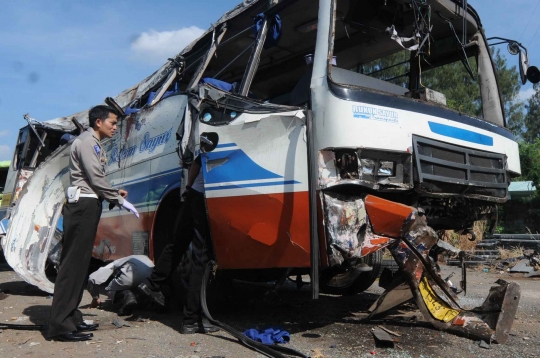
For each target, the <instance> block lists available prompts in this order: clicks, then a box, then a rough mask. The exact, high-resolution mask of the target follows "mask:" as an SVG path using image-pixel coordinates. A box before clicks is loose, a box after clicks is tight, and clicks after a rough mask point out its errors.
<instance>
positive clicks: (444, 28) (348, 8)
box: [329, 0, 504, 126]
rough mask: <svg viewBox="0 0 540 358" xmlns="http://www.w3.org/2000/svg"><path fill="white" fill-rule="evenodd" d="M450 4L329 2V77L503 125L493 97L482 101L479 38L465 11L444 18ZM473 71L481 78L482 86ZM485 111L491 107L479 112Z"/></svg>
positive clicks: (486, 60)
mask: <svg viewBox="0 0 540 358" xmlns="http://www.w3.org/2000/svg"><path fill="white" fill-rule="evenodd" d="M449 4H453V3H452V2H451V1H443V0H441V1H432V2H429V3H427V2H419V1H412V2H411V4H410V5H411V6H409V5H406V4H403V2H402V1H395V0H388V1H385V2H374V1H366V0H336V7H335V8H336V11H335V14H334V29H335V32H334V34H335V35H334V38H333V56H334V58H333V62H334V66H333V67H332V68H331V71H330V73H329V76H330V78H331V80H332V81H333V82H335V83H337V84H341V85H345V86H352V87H359V88H362V89H364V90H365V89H368V90H374V91H378V92H383V93H386V94H392V95H398V96H404V97H409V98H413V99H419V100H422V101H426V102H431V103H434V104H436V105H439V106H444V107H447V108H449V109H452V110H455V111H458V112H460V113H463V114H466V115H469V116H472V117H477V118H482V119H484V120H487V121H489V122H492V123H494V124H497V125H500V126H503V125H504V120H503V114H502V109H501V107H500V105H499V106H498V108H497V105H496V104H497V103H499V104H500V98H499V97H498V96H495V97H497V98H496V99H492V98H490V97H489V96H487V95H486V96H484V97H483V96H482V92H484V93H488V92H489V91H490V90H497V85H496V80H495V75H494V70H493V67H492V64H491V59H490V56H491V54H490V52H489V48H488V47H487V45H486V44H485V38H484V37H483V34H482V33H481V31H480V30H479V28H478V25H477V22H476V21H475V19H473V17H472V16H471V15H470V14H468V15H467V17H466V19H467V21H463V18H462V17H460V18H459V19H458V18H456V17H455V16H454V17H453V20H450V18H452V17H451V16H450V14H451V13H452V10H451V9H450V8H449ZM453 6H454V9H455V4H453ZM463 30H464V31H465V32H463ZM482 54H483V56H482ZM329 61H330V60H329ZM479 73H483V74H487V75H486V76H484V77H483V78H485V80H486V82H487V83H488V85H487V86H485V87H484V88H482V87H481V85H480V81H478V76H479ZM491 97H493V96H491ZM486 100H489V101H495V102H494V103H485V102H486ZM494 104H495V105H494ZM484 107H487V108H491V109H492V108H496V110H495V112H494V113H493V112H489V113H486V112H485V110H484Z"/></svg>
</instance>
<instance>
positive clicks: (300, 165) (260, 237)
mask: <svg viewBox="0 0 540 358" xmlns="http://www.w3.org/2000/svg"><path fill="white" fill-rule="evenodd" d="M204 87H205V88H206V89H207V90H208V91H210V92H213V93H219V96H221V99H220V100H219V101H218V102H219V103H218V102H215V103H211V102H204V101H203V105H202V106H201V110H200V111H199V115H198V133H199V134H200V138H201V139H202V141H203V142H212V145H211V146H210V147H211V148H214V147H215V148H214V149H213V150H212V151H210V152H206V153H204V152H203V153H202V166H203V168H202V170H203V175H204V182H205V194H206V204H207V210H208V217H209V222H210V227H211V232H212V238H213V243H214V247H215V252H216V258H217V262H218V265H219V267H220V268H223V269H242V268H251V269H258V268H274V267H309V264H310V256H309V252H310V245H309V243H310V241H309V205H308V182H307V178H308V173H307V144H306V137H305V123H306V118H305V115H304V112H303V111H302V110H300V109H298V108H294V107H285V106H276V105H272V104H270V103H267V104H263V103H261V102H254V101H252V100H250V99H249V98H243V97H240V96H236V95H232V94H229V93H226V92H223V91H221V90H219V89H217V88H215V87H212V86H204ZM287 108H288V109H289V111H286V110H284V109H287ZM194 125H197V123H194ZM196 132H197V131H195V133H196ZM204 148H205V146H204V145H202V149H203V150H204Z"/></svg>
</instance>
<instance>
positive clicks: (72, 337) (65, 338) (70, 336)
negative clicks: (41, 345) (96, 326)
mask: <svg viewBox="0 0 540 358" xmlns="http://www.w3.org/2000/svg"><path fill="white" fill-rule="evenodd" d="M92 337H94V335H93V334H92V333H82V332H71V333H66V334H61V335H59V336H56V337H53V338H52V339H54V340H57V341H61V342H81V341H88V340H90V339H92Z"/></svg>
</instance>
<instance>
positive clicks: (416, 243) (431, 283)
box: [390, 210, 520, 343]
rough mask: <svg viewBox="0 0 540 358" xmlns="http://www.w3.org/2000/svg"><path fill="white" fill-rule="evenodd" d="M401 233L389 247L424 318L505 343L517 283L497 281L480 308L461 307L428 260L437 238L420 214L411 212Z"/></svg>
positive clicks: (442, 326)
mask: <svg viewBox="0 0 540 358" xmlns="http://www.w3.org/2000/svg"><path fill="white" fill-rule="evenodd" d="M402 232H403V237H402V240H401V242H396V243H395V244H394V245H392V246H391V247H390V250H391V252H392V255H393V256H394V258H395V259H396V261H397V263H398V264H399V265H400V267H401V268H402V270H403V275H404V276H405V278H406V280H407V282H408V283H409V286H410V288H411V292H412V295H413V297H414V299H415V302H416V304H417V306H418V307H419V309H420V311H421V312H422V314H423V316H424V317H425V319H426V320H428V321H429V322H430V323H431V324H433V325H434V326H435V327H436V328H438V329H441V330H444V331H447V332H452V333H455V334H460V335H465V336H467V337H472V338H475V339H483V340H486V341H490V342H491V341H493V342H496V343H505V342H506V340H507V339H508V333H509V332H510V329H511V327H512V324H513V321H514V317H515V314H516V311H517V307H518V304H519V299H520V288H519V285H518V284H517V283H507V282H504V281H501V280H499V281H497V282H496V283H497V284H498V286H493V287H492V288H491V289H490V292H489V295H488V297H487V298H486V300H485V302H484V303H483V304H482V306H481V307H477V308H474V309H466V308H463V307H461V306H460V304H459V303H458V299H457V296H456V295H455V294H454V292H453V291H452V290H451V287H450V286H449V285H448V283H447V282H446V281H444V280H443V279H442V278H441V277H440V276H439V275H438V274H437V273H436V272H435V271H434V270H433V268H432V267H431V264H430V263H429V257H428V253H429V250H430V249H431V248H432V247H433V246H434V245H435V244H436V243H437V240H438V237H437V235H436V233H435V232H434V231H433V230H432V229H431V228H430V227H429V226H427V222H426V219H425V216H424V215H423V213H421V212H418V211H416V210H415V211H413V212H412V213H411V214H410V216H409V217H408V218H407V219H406V220H405V222H404V224H403V228H402Z"/></svg>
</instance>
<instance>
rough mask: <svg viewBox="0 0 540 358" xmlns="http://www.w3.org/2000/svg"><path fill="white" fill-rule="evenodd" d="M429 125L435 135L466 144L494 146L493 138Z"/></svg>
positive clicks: (464, 130)
mask: <svg viewBox="0 0 540 358" xmlns="http://www.w3.org/2000/svg"><path fill="white" fill-rule="evenodd" d="M428 124H429V129H431V131H432V132H433V133H436V134H440V135H443V136H445V137H450V138H455V139H460V140H464V141H466V142H471V143H477V144H482V145H488V146H493V138H492V137H490V136H487V135H484V134H480V133H477V132H473V131H469V130H466V129H462V128H457V127H452V126H447V125H446V124H440V123H435V122H428Z"/></svg>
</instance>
